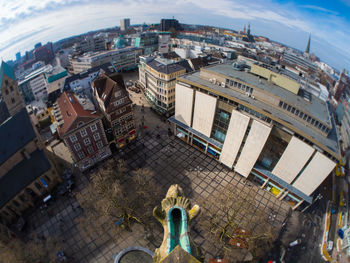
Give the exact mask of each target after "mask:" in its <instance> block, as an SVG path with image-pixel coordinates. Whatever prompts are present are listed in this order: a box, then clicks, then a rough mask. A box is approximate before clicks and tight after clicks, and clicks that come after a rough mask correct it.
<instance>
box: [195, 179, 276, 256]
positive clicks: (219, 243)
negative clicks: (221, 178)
mask: <svg viewBox="0 0 350 263" xmlns="http://www.w3.org/2000/svg"><path fill="white" fill-rule="evenodd" d="M198 203H199V205H200V206H201V207H203V213H202V217H203V216H204V218H203V219H201V220H200V221H199V226H200V228H201V230H203V231H202V232H203V233H205V235H206V239H207V240H211V241H212V242H213V244H215V248H216V253H217V254H221V255H226V257H227V259H229V260H231V261H232V262H235V260H234V259H236V260H244V259H248V258H250V257H251V256H253V257H254V258H258V257H260V256H261V255H262V254H264V253H265V252H266V250H268V249H269V248H270V247H271V246H272V241H273V239H274V237H275V234H276V233H274V230H273V229H272V227H271V226H270V224H269V222H268V216H267V215H266V214H265V213H264V212H263V211H261V210H260V209H259V208H258V207H257V205H256V201H255V200H254V197H253V195H252V193H251V192H248V193H247V194H246V195H244V194H243V193H242V192H241V189H238V188H235V187H234V186H231V185H227V186H226V187H223V188H221V189H220V190H219V191H216V193H215V194H213V195H211V196H209V197H207V198H206V199H202V200H199V201H198ZM244 252H245V253H244ZM249 254H250V255H249ZM232 255H236V256H235V257H233V256H232ZM238 256H239V257H238Z"/></svg>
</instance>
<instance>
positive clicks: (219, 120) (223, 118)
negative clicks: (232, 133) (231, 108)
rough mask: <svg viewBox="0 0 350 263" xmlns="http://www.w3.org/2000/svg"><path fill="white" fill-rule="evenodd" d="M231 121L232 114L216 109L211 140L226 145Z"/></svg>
mask: <svg viewBox="0 0 350 263" xmlns="http://www.w3.org/2000/svg"><path fill="white" fill-rule="evenodd" d="M230 119H231V113H229V112H227V111H224V110H222V109H219V108H216V112H215V117H214V124H213V129H212V132H211V138H213V139H215V140H217V141H219V142H221V143H224V141H225V137H226V133H227V129H228V125H229V123H230Z"/></svg>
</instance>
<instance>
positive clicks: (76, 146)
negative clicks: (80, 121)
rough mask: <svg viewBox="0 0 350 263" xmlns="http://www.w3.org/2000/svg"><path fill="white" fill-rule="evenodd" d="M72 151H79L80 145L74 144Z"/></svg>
mask: <svg viewBox="0 0 350 263" xmlns="http://www.w3.org/2000/svg"><path fill="white" fill-rule="evenodd" d="M74 149H75V150H76V151H79V150H81V146H80V143H76V144H74Z"/></svg>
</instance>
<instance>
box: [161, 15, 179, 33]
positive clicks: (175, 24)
mask: <svg viewBox="0 0 350 263" xmlns="http://www.w3.org/2000/svg"><path fill="white" fill-rule="evenodd" d="M171 28H173V29H175V30H181V25H180V23H179V21H178V20H176V19H164V18H163V19H161V20H160V30H161V31H169V30H170V29H171Z"/></svg>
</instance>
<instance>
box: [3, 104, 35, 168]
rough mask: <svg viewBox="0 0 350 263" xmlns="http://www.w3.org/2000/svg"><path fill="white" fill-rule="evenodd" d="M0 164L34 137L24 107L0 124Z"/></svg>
mask: <svg viewBox="0 0 350 263" xmlns="http://www.w3.org/2000/svg"><path fill="white" fill-rule="evenodd" d="M0 138H1V143H0V164H2V163H4V162H5V161H6V160H7V159H8V158H10V157H11V156H12V155H13V154H14V153H16V152H17V151H18V150H19V149H21V148H22V147H23V146H24V145H26V144H27V143H29V142H30V141H32V140H34V139H35V138H36V134H35V132H34V129H33V126H32V123H31V122H30V119H29V116H28V113H27V111H26V109H25V108H23V109H22V110H21V111H20V112H18V113H17V114H15V115H14V116H12V117H11V118H9V119H7V120H6V121H5V122H3V123H2V124H1V125H0Z"/></svg>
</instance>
